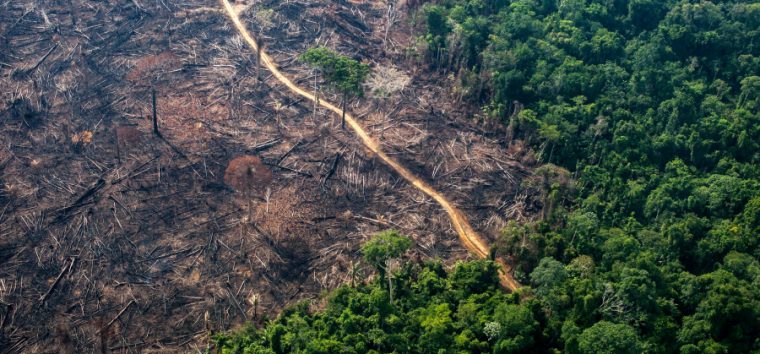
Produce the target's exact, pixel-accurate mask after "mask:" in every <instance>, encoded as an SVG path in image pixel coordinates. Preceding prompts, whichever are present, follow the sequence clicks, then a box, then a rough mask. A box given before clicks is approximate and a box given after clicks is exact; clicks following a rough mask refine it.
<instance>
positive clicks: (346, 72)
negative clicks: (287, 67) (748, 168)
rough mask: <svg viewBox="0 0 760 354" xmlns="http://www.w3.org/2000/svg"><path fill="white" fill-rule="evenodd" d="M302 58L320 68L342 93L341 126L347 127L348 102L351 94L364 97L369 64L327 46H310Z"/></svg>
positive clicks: (326, 78)
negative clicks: (364, 85) (364, 84)
mask: <svg viewBox="0 0 760 354" xmlns="http://www.w3.org/2000/svg"><path fill="white" fill-rule="evenodd" d="M300 59H301V60H302V61H304V62H306V63H307V64H309V65H311V66H313V67H316V68H319V70H320V71H321V72H322V74H323V75H324V77H325V81H327V83H328V84H329V85H331V86H332V87H333V88H334V89H336V90H337V91H338V92H340V94H341V104H340V109H341V111H342V114H341V128H342V129H345V128H346V103H347V101H348V98H349V96H357V97H362V96H363V95H364V90H362V83H363V82H364V80H365V79H366V77H367V74H369V65H367V64H364V63H360V62H358V61H357V60H354V59H351V58H349V57H347V56H345V55H340V54H338V53H336V52H334V51H332V50H330V49H328V48H325V47H316V48H310V49H309V50H307V51H306V52H304V53H303V54H301V57H300Z"/></svg>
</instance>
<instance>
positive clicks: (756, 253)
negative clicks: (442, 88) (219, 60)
mask: <svg viewBox="0 0 760 354" xmlns="http://www.w3.org/2000/svg"><path fill="white" fill-rule="evenodd" d="M423 11H424V14H425V15H426V18H427V26H426V28H425V29H424V30H425V31H426V33H425V34H424V36H423V37H424V38H426V39H427V40H428V48H429V51H430V53H428V54H429V55H428V58H429V60H430V62H431V64H433V67H437V68H445V69H448V70H449V71H450V72H453V73H456V75H457V78H456V80H454V81H453V82H455V83H456V84H457V85H459V86H460V87H457V88H456V90H457V92H463V93H467V94H466V95H462V97H463V98H464V99H466V100H468V102H469V103H470V104H471V105H474V106H480V107H481V110H482V111H483V112H484V113H485V115H486V116H488V118H489V119H492V120H496V121H501V122H503V123H504V130H505V131H506V135H507V137H509V138H514V139H522V140H523V141H524V142H526V143H527V144H528V145H529V146H531V147H532V148H533V150H534V151H535V152H537V154H536V156H537V157H538V160H539V162H541V163H543V164H544V165H543V166H542V167H540V168H537V169H536V170H535V173H534V176H532V177H531V178H527V179H525V180H524V182H523V185H522V187H525V188H531V189H533V190H534V191H536V192H537V194H538V196H539V197H540V200H539V201H538V203H539V204H541V205H542V215H541V220H540V221H538V222H534V223H527V224H523V225H519V224H516V223H510V224H509V225H508V226H507V227H506V228H505V229H504V230H503V231H502V234H501V236H500V238H499V240H498V241H497V242H496V244H495V246H496V247H495V248H496V251H497V252H498V253H500V254H501V255H503V256H505V257H509V260H510V261H511V262H512V263H513V264H514V267H513V269H514V270H515V275H516V276H517V277H518V278H519V279H521V280H522V281H523V282H524V283H530V284H531V285H532V286H534V293H535V295H536V299H535V304H536V305H537V308H539V309H540V310H541V311H540V314H541V316H537V317H536V319H537V320H538V321H539V323H540V327H541V331H542V333H543V335H544V337H543V338H542V341H541V343H543V344H542V345H543V346H544V347H543V349H544V350H546V351H550V350H558V351H567V352H579V353H587V352H627V351H630V350H632V351H634V352H635V351H645V350H646V351H651V352H655V353H669V352H679V351H680V352H683V353H734V352H753V351H760V341H757V340H756V337H757V336H756V335H752V334H750V333H751V332H752V331H754V332H755V333H758V332H760V331H758V330H757V323H758V321H759V320H760V315H758V312H757V310H752V309H751V308H752V306H754V307H755V309H757V308H758V306H757V302H756V299H757V298H758V295H757V292H756V291H753V290H752V289H753V286H754V288H757V284H758V278H757V276H756V269H757V264H758V261H759V260H760V237H758V235H760V167H759V166H760V76H758V75H759V74H758V73H760V42H758V41H757V39H758V38H760V20H758V18H760V6H758V5H757V4H756V3H755V2H753V1H748V0H730V1H720V2H719V1H689V0H664V1H658V0H615V1H606V0H567V1H542V0H512V1H495V0H494V1H487V0H444V1H437V2H435V5H426V6H425V7H424V10H423ZM471 93H476V94H471ZM571 177H572V178H571ZM718 279H720V281H718ZM719 284H720V285H719ZM719 302H722V303H724V304H726V305H724V306H722V307H719V306H718V305H717V304H718V303H719ZM489 323H492V324H491V325H489V333H490V335H491V336H493V335H495V333H497V332H498V331H497V328H499V326H500V324H497V322H494V321H491V322H489ZM612 339H614V341H611V340H612ZM616 342H620V343H625V345H622V346H617V345H618V343H616Z"/></svg>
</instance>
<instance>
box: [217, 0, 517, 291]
mask: <svg viewBox="0 0 760 354" xmlns="http://www.w3.org/2000/svg"><path fill="white" fill-rule="evenodd" d="M220 1H221V3H222V5H223V6H224V8H225V10H226V12H227V16H228V17H229V18H230V19H231V20H232V23H233V24H234V25H235V28H236V29H237V30H238V32H239V33H240V35H241V36H242V37H243V39H244V40H245V41H246V43H248V45H249V46H250V47H251V48H252V49H253V51H254V52H256V50H257V48H258V43H257V42H256V40H255V39H254V38H253V37H252V36H251V34H250V33H249V32H248V30H247V29H246V28H245V25H243V23H242V22H241V21H240V17H239V16H238V13H237V11H235V9H234V8H233V7H232V5H231V4H230V3H229V1H228V0H220ZM260 53H261V63H262V64H264V66H265V67H266V68H267V69H268V70H269V71H270V72H272V74H273V75H274V77H276V78H277V80H279V81H280V82H281V83H282V84H283V85H285V86H287V87H288V89H290V90H291V91H293V92H294V93H296V94H298V95H300V96H303V97H304V98H306V99H308V100H311V101H312V102H313V101H315V100H316V99H315V97H314V95H313V94H311V93H309V92H307V91H305V90H303V89H302V88H300V87H298V86H297V85H296V84H294V83H293V82H292V81H291V80H290V79H289V78H287V77H286V76H285V75H284V74H283V73H282V72H280V70H279V69H277V66H276V65H275V62H274V60H273V59H272V58H271V57H270V56H269V55H268V54H267V53H266V52H264V50H263V49H262V50H261V51H260ZM318 103H319V104H320V105H321V106H322V107H324V108H327V109H329V110H331V111H333V112H335V113H336V114H339V115H340V114H341V113H342V111H341V109H340V108H338V107H337V106H335V105H333V104H331V103H330V102H327V101H325V100H323V99H320V100H319V101H318ZM346 122H347V123H348V125H349V126H350V127H351V129H352V130H353V131H354V133H356V135H357V136H359V138H360V139H361V140H362V143H364V145H365V146H366V147H367V148H368V149H369V150H371V151H372V152H373V153H375V154H376V155H377V156H378V157H379V158H380V159H381V160H383V162H385V164H387V165H388V166H390V167H391V168H392V169H393V170H395V171H396V172H397V173H398V174H399V175H401V177H403V178H404V179H406V180H407V181H408V182H409V183H411V184H412V185H414V187H415V188H417V189H419V190H420V191H422V192H423V193H425V194H427V195H428V196H430V197H431V198H433V199H435V201H436V202H438V204H440V205H441V206H442V207H443V209H444V210H445V211H446V213H447V214H448V215H449V218H450V219H451V223H452V224H453V225H454V229H455V230H456V231H457V234H459V238H460V239H461V240H462V243H464V245H465V247H467V249H469V250H470V251H471V252H473V253H475V254H477V255H478V256H479V257H481V258H487V257H488V256H489V253H490V252H489V250H490V248H489V247H488V246H487V244H486V241H485V240H484V239H483V238H482V237H480V235H478V234H477V232H475V230H474V229H473V228H472V226H470V223H469V222H468V221H467V218H466V217H465V216H464V215H463V214H462V212H461V211H459V209H457V208H455V207H454V206H453V205H452V204H451V203H450V202H449V201H448V200H447V199H446V197H444V196H443V195H442V194H441V193H439V192H438V191H436V190H435V189H434V188H433V187H432V186H430V185H429V184H427V183H426V182H425V181H423V180H422V179H420V178H419V177H417V176H415V175H414V174H413V173H412V172H411V171H409V170H408V169H406V167H404V166H402V165H401V164H400V163H398V162H397V161H396V160H394V159H393V158H391V157H390V156H388V155H386V154H385V152H383V151H382V150H381V149H380V146H379V145H378V144H377V142H375V141H374V140H373V139H372V138H371V137H370V136H369V135H368V134H367V132H366V131H365V130H364V128H363V127H362V126H361V125H360V124H359V123H358V122H357V121H356V120H355V119H354V117H353V116H352V115H351V114H349V113H348V112H346ZM496 262H497V263H498V264H499V265H500V267H501V269H500V271H499V282H500V283H501V285H502V286H504V287H505V288H507V289H509V290H512V291H514V290H516V289H517V288H519V287H520V284H519V283H518V282H517V281H516V280H515V279H514V278H513V277H512V275H511V274H509V267H508V266H507V264H506V263H504V261H503V260H501V259H497V260H496Z"/></svg>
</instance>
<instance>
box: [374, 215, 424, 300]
mask: <svg viewBox="0 0 760 354" xmlns="http://www.w3.org/2000/svg"><path fill="white" fill-rule="evenodd" d="M411 246H412V240H410V239H409V238H408V237H406V236H402V235H400V234H399V233H398V232H397V231H395V230H388V231H383V232H381V233H379V234H377V235H375V236H373V237H372V239H370V240H369V241H368V242H367V243H365V244H364V246H362V253H363V254H364V259H365V260H367V263H369V264H371V265H372V266H374V267H375V269H377V272H378V273H379V274H380V277H381V278H383V277H386V278H387V279H388V294H389V297H390V302H391V303H393V280H392V271H391V269H390V262H391V261H392V260H393V259H396V258H398V257H401V256H402V255H403V254H404V252H406V251H407V250H408V249H409V247H411Z"/></svg>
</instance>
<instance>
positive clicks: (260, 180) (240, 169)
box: [224, 155, 272, 221]
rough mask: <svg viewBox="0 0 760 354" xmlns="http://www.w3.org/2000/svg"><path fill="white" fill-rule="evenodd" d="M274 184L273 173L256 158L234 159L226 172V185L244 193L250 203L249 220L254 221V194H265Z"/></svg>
mask: <svg viewBox="0 0 760 354" xmlns="http://www.w3.org/2000/svg"><path fill="white" fill-rule="evenodd" d="M271 182H272V171H270V170H269V169H268V168H267V167H266V166H264V163H263V162H261V159H259V158H258V157H256V156H250V155H247V156H240V157H236V158H234V159H232V161H230V163H229V164H228V165H227V169H226V170H225V171H224V183H226V184H227V185H228V186H230V187H232V188H234V189H235V190H237V191H239V192H241V193H243V195H244V196H245V198H246V200H247V202H248V220H249V221H251V220H253V200H252V197H253V195H254V193H259V194H263V193H266V190H267V189H269V184H270V183H271Z"/></svg>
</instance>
